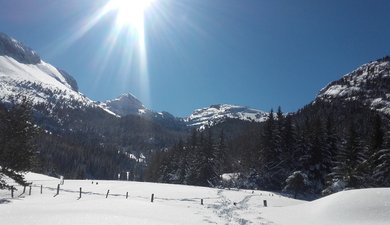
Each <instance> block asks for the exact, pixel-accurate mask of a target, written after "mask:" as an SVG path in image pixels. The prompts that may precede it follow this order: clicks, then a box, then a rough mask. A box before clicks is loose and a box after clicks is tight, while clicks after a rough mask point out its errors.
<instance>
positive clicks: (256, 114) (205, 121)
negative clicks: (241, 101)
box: [185, 104, 268, 126]
mask: <svg viewBox="0 0 390 225" xmlns="http://www.w3.org/2000/svg"><path fill="white" fill-rule="evenodd" d="M267 116H268V113H266V112H264V111H261V110H257V109H252V108H249V107H245V106H237V105H228V104H220V105H211V106H210V107H206V108H202V109H197V110H195V111H194V112H193V113H192V114H191V115H190V116H189V117H187V118H186V119H185V121H186V122H187V123H188V125H189V126H204V125H214V124H216V123H219V122H222V121H223V120H225V119H227V118H232V119H240V120H246V121H255V122H263V121H265V120H266V119H267Z"/></svg>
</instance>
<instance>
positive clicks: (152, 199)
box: [150, 194, 154, 202]
mask: <svg viewBox="0 0 390 225" xmlns="http://www.w3.org/2000/svg"><path fill="white" fill-rule="evenodd" d="M153 201H154V194H152V197H151V198H150V202H153Z"/></svg>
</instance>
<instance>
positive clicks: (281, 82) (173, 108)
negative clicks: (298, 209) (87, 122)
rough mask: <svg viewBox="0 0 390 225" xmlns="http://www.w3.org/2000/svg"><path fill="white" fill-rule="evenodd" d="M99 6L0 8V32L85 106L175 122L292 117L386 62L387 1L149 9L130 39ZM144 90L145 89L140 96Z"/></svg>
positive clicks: (20, 3)
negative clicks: (361, 70)
mask: <svg viewBox="0 0 390 225" xmlns="http://www.w3.org/2000/svg"><path fill="white" fill-rule="evenodd" d="M105 3H106V0H0V31H2V32H5V33H7V34H9V35H11V36H13V37H15V38H16V39H18V40H20V41H22V42H24V43H25V44H26V45H28V46H30V47H32V48H33V49H35V50H36V51H37V52H38V53H39V54H40V55H41V57H42V58H43V59H44V60H45V61H47V62H49V63H51V64H53V65H55V66H57V67H60V68H62V69H64V70H66V71H68V72H69V73H70V74H72V75H73V76H74V77H75V78H76V80H77V81H78V84H79V87H80V91H81V92H82V93H84V94H86V95H87V96H89V97H90V98H92V99H94V100H106V99H111V98H114V97H116V96H118V95H120V94H122V93H125V92H131V93H133V94H134V95H136V96H138V97H139V98H140V100H141V101H143V102H144V103H145V104H146V106H147V107H149V108H151V109H153V110H157V111H162V110H164V111H168V112H171V113H173V114H174V115H176V116H184V115H188V114H190V113H191V112H192V110H193V109H196V108H200V107H205V106H208V105H211V104H216V103H230V104H238V105H245V106H250V107H254V108H258V109H263V110H269V109H270V108H276V107H277V106H279V105H280V106H282V109H283V110H284V111H295V110H297V109H299V108H300V107H302V106H304V105H305V104H307V103H309V102H310V101H311V100H313V98H314V97H315V95H316V94H317V93H318V91H319V90H320V89H321V88H322V87H324V86H325V85H326V84H327V83H329V82H331V81H333V80H335V79H339V78H340V77H341V76H342V75H344V74H345V73H348V72H350V71H351V70H353V69H355V68H356V67H357V66H359V65H361V64H363V63H366V62H368V61H371V60H375V59H377V58H381V57H383V56H385V55H389V54H390V1H389V0H375V1H372V0H351V1H347V0H337V1H335V0H328V1H315V0H294V1H292V0H156V1H155V2H154V3H153V5H151V6H150V7H149V8H148V10H147V11H146V13H145V36H146V38H145V43H146V44H145V46H146V52H147V62H148V64H147V68H148V78H147V79H145V78H142V77H143V76H144V75H141V72H140V69H139V62H140V57H139V55H138V51H137V50H136V48H137V47H136V45H135V44H134V43H137V40H136V39H137V38H136V37H135V36H134V35H133V34H132V33H131V32H130V33H129V32H126V31H124V30H122V31H120V30H118V29H116V28H115V27H116V26H115V14H114V13H109V14H107V15H106V16H104V17H103V18H102V19H101V20H99V21H98V22H97V23H96V24H95V26H93V27H92V28H91V29H89V30H88V32H86V33H85V34H84V35H83V36H78V38H75V37H76V34H78V33H80V29H81V28H82V27H83V26H85V24H88V22H89V21H90V20H91V18H92V17H93V13H94V12H96V11H97V10H98V9H99V8H101V7H102V6H103V5H104V4H105ZM145 86H148V87H145Z"/></svg>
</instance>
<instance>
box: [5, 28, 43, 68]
mask: <svg viewBox="0 0 390 225" xmlns="http://www.w3.org/2000/svg"><path fill="white" fill-rule="evenodd" d="M1 55H5V56H9V57H11V58H14V59H15V60H16V61H18V62H20V63H23V64H38V63H40V62H41V58H40V57H39V55H38V54H37V53H36V52H35V51H33V50H32V49H31V48H29V47H27V46H25V45H24V44H23V43H21V42H19V41H17V40H15V39H14V38H11V37H9V36H8V35H7V34H4V33H1V32H0V56H1Z"/></svg>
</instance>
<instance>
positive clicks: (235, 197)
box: [0, 173, 390, 225]
mask: <svg viewBox="0 0 390 225" xmlns="http://www.w3.org/2000/svg"><path fill="white" fill-rule="evenodd" d="M27 178H28V179H29V180H31V181H32V182H33V187H32V194H31V196H30V195H28V188H27V191H26V193H25V194H24V195H22V196H21V197H20V198H14V199H11V198H10V193H9V191H4V190H3V191H0V202H1V203H0V218H1V223H2V224H3V223H4V224H7V225H13V224H18V225H24V224H39V225H62V224H64V225H65V224H78V225H84V224H94V225H106V224H110V225H115V224H137V225H138V224H148V225H161V224H177V225H182V224H194V225H203V224H205V225H206V224H232V225H233V224H237V225H242V224H262V225H309V224H310V225H313V224H316V225H356V224H359V225H369V224H370V225H388V224H389V222H390V203H389V199H390V189H385V188H382V189H365V190H354V191H344V192H340V193H337V194H334V195H331V196H328V197H325V198H323V199H319V200H317V201H313V202H305V201H299V200H294V199H291V198H287V197H283V196H280V195H278V194H275V193H269V192H265V191H253V192H252V191H250V190H221V189H213V188H204V187H194V186H184V185H171V184H156V183H146V182H145V183H141V182H126V181H91V180H65V183H64V185H62V186H61V190H60V194H59V195H58V196H56V197H53V196H54V194H55V193H56V190H55V189H56V186H57V184H58V183H59V180H58V179H54V178H51V177H47V176H43V175H39V174H32V173H30V174H28V175H27ZM96 182H98V185H97V184H96ZM40 185H43V194H42V195H41V194H40ZM80 187H82V192H83V193H82V197H81V199H79V200H78V197H79V190H80ZM18 189H19V190H18V191H17V192H15V196H18V195H19V194H21V192H22V189H21V188H20V187H18ZM107 190H110V192H109V196H108V198H106V193H107ZM126 192H128V193H129V198H128V199H126ZM152 193H153V194H155V199H154V202H153V203H151V202H150V198H151V194H152ZM201 199H203V200H204V205H201V204H200V200H201ZM263 200H267V203H268V207H264V206H263Z"/></svg>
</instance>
